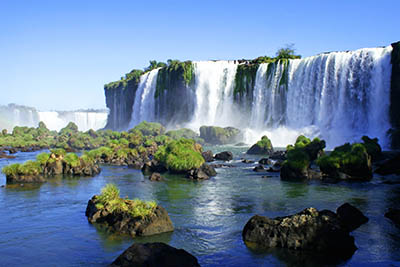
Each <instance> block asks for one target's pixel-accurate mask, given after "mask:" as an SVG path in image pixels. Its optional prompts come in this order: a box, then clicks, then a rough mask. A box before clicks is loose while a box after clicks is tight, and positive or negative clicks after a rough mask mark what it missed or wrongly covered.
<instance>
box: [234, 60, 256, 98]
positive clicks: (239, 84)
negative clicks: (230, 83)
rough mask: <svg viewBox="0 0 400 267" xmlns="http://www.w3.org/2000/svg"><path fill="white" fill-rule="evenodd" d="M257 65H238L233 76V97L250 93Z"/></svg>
mask: <svg viewBox="0 0 400 267" xmlns="http://www.w3.org/2000/svg"><path fill="white" fill-rule="evenodd" d="M258 66H259V64H254V63H253V64H240V65H238V67H237V70H236V75H235V87H234V90H233V94H234V95H237V94H239V95H244V94H245V93H246V92H247V93H248V92H251V91H252V90H253V88H254V84H255V82H256V74H257V69H258Z"/></svg>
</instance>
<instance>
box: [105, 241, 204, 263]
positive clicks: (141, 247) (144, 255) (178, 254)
mask: <svg viewBox="0 0 400 267" xmlns="http://www.w3.org/2000/svg"><path fill="white" fill-rule="evenodd" d="M111 266H113V267H117V266H121V267H123V266H132V267H136V266H137V267H142V266H146V267H160V266H169V267H198V266H200V265H199V263H198V261H197V259H196V257H194V256H193V255H191V254H190V253H188V252H187V251H185V250H183V249H176V248H174V247H171V246H169V245H167V244H164V243H145V244H133V245H132V246H130V247H129V248H128V249H126V250H125V251H124V252H123V253H122V254H121V255H120V256H119V257H118V258H117V259H116V260H115V261H114V262H113V263H112V264H111Z"/></svg>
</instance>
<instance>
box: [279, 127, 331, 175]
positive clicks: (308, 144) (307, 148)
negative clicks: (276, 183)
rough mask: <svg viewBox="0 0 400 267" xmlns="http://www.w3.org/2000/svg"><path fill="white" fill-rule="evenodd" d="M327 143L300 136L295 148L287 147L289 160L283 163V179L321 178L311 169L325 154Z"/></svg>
mask: <svg viewBox="0 0 400 267" xmlns="http://www.w3.org/2000/svg"><path fill="white" fill-rule="evenodd" d="M324 148H325V141H324V140H319V139H318V138H314V140H312V141H311V140H310V139H309V138H307V137H305V136H303V135H300V136H299V137H298V138H297V139H296V143H295V144H294V146H292V145H289V146H288V147H287V152H286V157H287V159H286V160H285V161H284V162H283V163H282V168H281V174H280V176H281V179H282V180H294V181H300V180H305V179H313V178H319V176H318V175H317V174H318V173H316V172H314V171H312V170H311V169H310V165H311V163H312V162H313V161H314V160H315V159H317V158H318V157H320V156H321V155H322V154H323V149H324Z"/></svg>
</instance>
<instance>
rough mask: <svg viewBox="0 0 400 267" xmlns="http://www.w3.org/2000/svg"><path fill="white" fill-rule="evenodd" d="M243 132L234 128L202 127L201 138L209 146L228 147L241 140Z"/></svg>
mask: <svg viewBox="0 0 400 267" xmlns="http://www.w3.org/2000/svg"><path fill="white" fill-rule="evenodd" d="M241 136H242V134H241V131H240V130H239V129H236V128H234V127H225V128H222V127H218V126H201V127H200V138H202V139H204V141H205V142H206V143H208V144H213V145H226V144H234V143H237V142H238V141H239V140H240V139H241Z"/></svg>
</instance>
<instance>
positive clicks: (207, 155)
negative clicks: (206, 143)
mask: <svg viewBox="0 0 400 267" xmlns="http://www.w3.org/2000/svg"><path fill="white" fill-rule="evenodd" d="M201 155H202V156H203V158H204V160H205V161H206V162H212V161H214V156H213V153H212V151H211V150H207V151H205V152H203V153H201Z"/></svg>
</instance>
